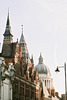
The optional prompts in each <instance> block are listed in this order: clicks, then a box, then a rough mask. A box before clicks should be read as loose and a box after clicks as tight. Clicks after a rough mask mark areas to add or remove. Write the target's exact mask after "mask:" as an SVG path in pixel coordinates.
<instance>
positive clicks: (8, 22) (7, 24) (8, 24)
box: [6, 9, 10, 27]
mask: <svg viewBox="0 0 67 100" xmlns="http://www.w3.org/2000/svg"><path fill="white" fill-rule="evenodd" d="M8 26H9V27H10V20H9V9H8V16H7V23H6V27H8Z"/></svg>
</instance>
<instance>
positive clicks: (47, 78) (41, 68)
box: [34, 53, 53, 90]
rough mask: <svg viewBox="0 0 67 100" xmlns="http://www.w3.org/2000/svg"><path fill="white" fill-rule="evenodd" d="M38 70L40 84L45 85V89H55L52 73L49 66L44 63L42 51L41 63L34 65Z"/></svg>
mask: <svg viewBox="0 0 67 100" xmlns="http://www.w3.org/2000/svg"><path fill="white" fill-rule="evenodd" d="M34 69H35V70H36V69H37V70H38V74H39V84H42V85H43V89H44V88H46V89H47V90H51V89H53V79H52V78H51V73H50V70H49V68H48V67H47V66H46V65H45V64H44V63H43V57H42V55H41V53H40V57H39V63H38V64H37V65H36V66H35V67H34Z"/></svg>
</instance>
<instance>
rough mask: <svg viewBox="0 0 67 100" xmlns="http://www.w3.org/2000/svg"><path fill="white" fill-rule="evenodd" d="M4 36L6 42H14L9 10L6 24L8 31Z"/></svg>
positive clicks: (6, 30)
mask: <svg viewBox="0 0 67 100" xmlns="http://www.w3.org/2000/svg"><path fill="white" fill-rule="evenodd" d="M3 35H4V41H10V42H12V41H13V39H12V37H13V35H12V32H11V27H10V20H9V9H8V16H7V22H6V29H5V32H4V34H3Z"/></svg>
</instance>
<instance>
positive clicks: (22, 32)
mask: <svg viewBox="0 0 67 100" xmlns="http://www.w3.org/2000/svg"><path fill="white" fill-rule="evenodd" d="M21 26H22V35H23V25H21Z"/></svg>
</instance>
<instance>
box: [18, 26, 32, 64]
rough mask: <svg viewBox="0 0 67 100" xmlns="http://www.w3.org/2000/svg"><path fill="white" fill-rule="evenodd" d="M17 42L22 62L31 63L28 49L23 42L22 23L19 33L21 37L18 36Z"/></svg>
mask: <svg viewBox="0 0 67 100" xmlns="http://www.w3.org/2000/svg"><path fill="white" fill-rule="evenodd" d="M19 44H20V46H21V47H22V57H23V61H24V62H28V63H31V60H30V56H29V53H28V49H27V44H26V42H25V39H24V35H23V25H22V34H21V37H20V42H19Z"/></svg>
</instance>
